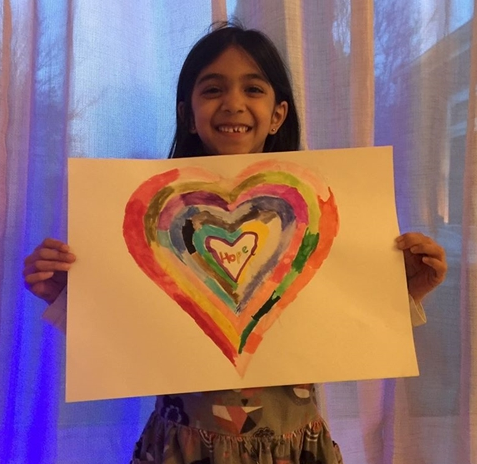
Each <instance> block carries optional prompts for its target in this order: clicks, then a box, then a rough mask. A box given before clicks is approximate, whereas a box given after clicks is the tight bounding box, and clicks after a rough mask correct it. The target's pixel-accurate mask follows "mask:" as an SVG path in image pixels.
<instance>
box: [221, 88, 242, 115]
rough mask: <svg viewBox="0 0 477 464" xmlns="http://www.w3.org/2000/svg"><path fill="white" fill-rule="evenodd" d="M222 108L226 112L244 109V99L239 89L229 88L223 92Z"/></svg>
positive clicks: (239, 111)
mask: <svg viewBox="0 0 477 464" xmlns="http://www.w3.org/2000/svg"><path fill="white" fill-rule="evenodd" d="M222 110H223V111H225V112H227V113H242V112H243V111H244V110H245V99H244V95H243V93H242V92H241V90H240V89H238V88H231V89H229V90H227V92H225V93H224V95H223V100H222Z"/></svg>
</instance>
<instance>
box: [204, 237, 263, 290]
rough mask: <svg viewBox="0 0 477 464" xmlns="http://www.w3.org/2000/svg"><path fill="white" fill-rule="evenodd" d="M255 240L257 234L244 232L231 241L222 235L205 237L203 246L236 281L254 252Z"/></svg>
mask: <svg viewBox="0 0 477 464" xmlns="http://www.w3.org/2000/svg"><path fill="white" fill-rule="evenodd" d="M257 241H258V236H257V234H255V233H253V232H245V233H243V234H241V235H240V236H239V237H238V238H237V239H236V240H234V241H233V242H229V241H227V240H226V239H225V238H222V237H207V239H206V241H205V246H206V248H207V250H208V251H209V253H210V254H211V255H212V256H213V257H214V259H215V261H216V262H217V264H218V265H219V266H220V267H221V268H222V269H223V270H224V271H225V272H226V273H227V275H228V276H229V277H230V278H231V279H232V280H233V281H234V282H238V279H239V277H240V275H241V274H242V272H243V270H244V269H245V266H246V265H247V263H249V261H250V259H251V258H252V256H254V254H255V250H256V249H257Z"/></svg>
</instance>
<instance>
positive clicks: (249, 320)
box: [123, 160, 339, 376]
mask: <svg viewBox="0 0 477 464" xmlns="http://www.w3.org/2000/svg"><path fill="white" fill-rule="evenodd" d="M323 191H325V192H327V196H326V197H325V198H322V197H321V196H320V194H319V192H323ZM338 223H339V215H338V208H337V205H336V203H335V199H334V196H333V192H332V190H331V189H330V188H328V187H327V186H326V185H324V182H323V181H322V180H321V179H319V178H318V177H317V176H315V175H312V174H311V173H310V172H309V171H308V170H305V169H304V168H303V167H301V166H299V165H296V164H293V163H290V162H279V161H277V160H267V161H265V162H259V163H255V164H252V165H251V166H249V167H247V168H246V169H245V170H244V171H243V172H242V173H240V174H238V175H236V176H234V177H232V178H226V177H222V176H219V175H217V174H215V173H213V172H210V171H208V170H205V169H199V168H190V167H184V168H175V169H172V170H169V171H167V172H164V173H161V174H158V175H156V176H154V177H152V178H150V179H148V180H146V181H145V182H144V183H142V184H141V185H140V186H139V187H138V188H137V190H136V191H135V192H134V193H133V194H132V196H131V198H130V199H129V201H128V203H127V205H126V208H125V217H124V224H123V234H124V239H125V241H126V244H127V247H128V250H129V253H130V254H131V255H132V256H133V258H134V260H135V261H136V263H137V265H138V266H139V267H140V269H141V270H142V271H143V272H144V273H145V274H147V276H148V277H149V278H150V279H152V280H153V281H154V282H155V283H156V284H157V285H158V286H159V287H160V288H161V289H162V290H163V291H164V292H165V293H167V295H169V297H170V298H172V299H173V300H174V301H175V302H177V303H178V304H179V305H180V307H181V308H182V309H183V310H184V311H185V312H186V313H187V314H189V315H190V316H191V317H192V318H193V320H194V321H195V322H196V323H197V325H198V326H199V327H200V328H201V329H202V330H203V332H204V333H205V334H206V335H207V336H208V337H210V338H211V339H212V340H213V342H214V343H215V344H216V345H217V347H218V348H219V349H220V350H221V351H222V353H223V354H224V355H225V356H226V357H227V358H228V359H229V360H230V362H232V363H233V365H234V366H235V368H236V369H237V372H238V373H239V374H240V375H241V376H243V375H244V373H245V372H246V368H247V365H248V363H249V362H250V360H251V357H252V356H253V354H254V353H255V352H256V350H257V348H258V346H259V345H260V343H261V341H262V340H263V337H264V336H265V334H266V332H267V330H268V329H269V328H270V327H271V326H272V324H273V323H274V322H275V321H276V319H277V318H278V317H279V316H280V314H281V312H282V311H283V310H284V309H285V308H286V307H287V305H289V304H290V303H291V302H292V301H293V300H294V299H295V298H296V296H297V295H298V293H299V292H300V290H302V289H303V288H304V287H305V286H306V285H307V283H308V282H309V281H310V280H311V279H312V278H313V276H314V274H315V273H316V272H317V271H318V269H319V268H320V266H321V265H322V263H323V261H324V260H325V259H326V258H327V256H328V254H329V252H330V249H331V247H332V245H333V240H334V238H335V237H336V235H337V233H338Z"/></svg>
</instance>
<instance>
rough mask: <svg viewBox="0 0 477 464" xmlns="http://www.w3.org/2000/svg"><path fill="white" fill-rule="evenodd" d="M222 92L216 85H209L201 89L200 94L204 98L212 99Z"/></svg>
mask: <svg viewBox="0 0 477 464" xmlns="http://www.w3.org/2000/svg"><path fill="white" fill-rule="evenodd" d="M221 92H222V89H221V88H220V87H218V86H216V85H211V86H208V87H205V88H204V89H202V91H201V94H202V95H205V96H206V97H207V96H209V97H214V96H216V95H219V94H220V93H221Z"/></svg>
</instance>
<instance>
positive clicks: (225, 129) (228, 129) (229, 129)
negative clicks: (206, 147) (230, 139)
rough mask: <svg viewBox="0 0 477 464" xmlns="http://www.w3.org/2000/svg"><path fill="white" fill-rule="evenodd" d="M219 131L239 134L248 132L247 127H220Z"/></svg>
mask: <svg viewBox="0 0 477 464" xmlns="http://www.w3.org/2000/svg"><path fill="white" fill-rule="evenodd" d="M218 130H219V131H220V132H230V133H233V132H238V133H244V132H247V131H248V127H247V126H219V127H218Z"/></svg>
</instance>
